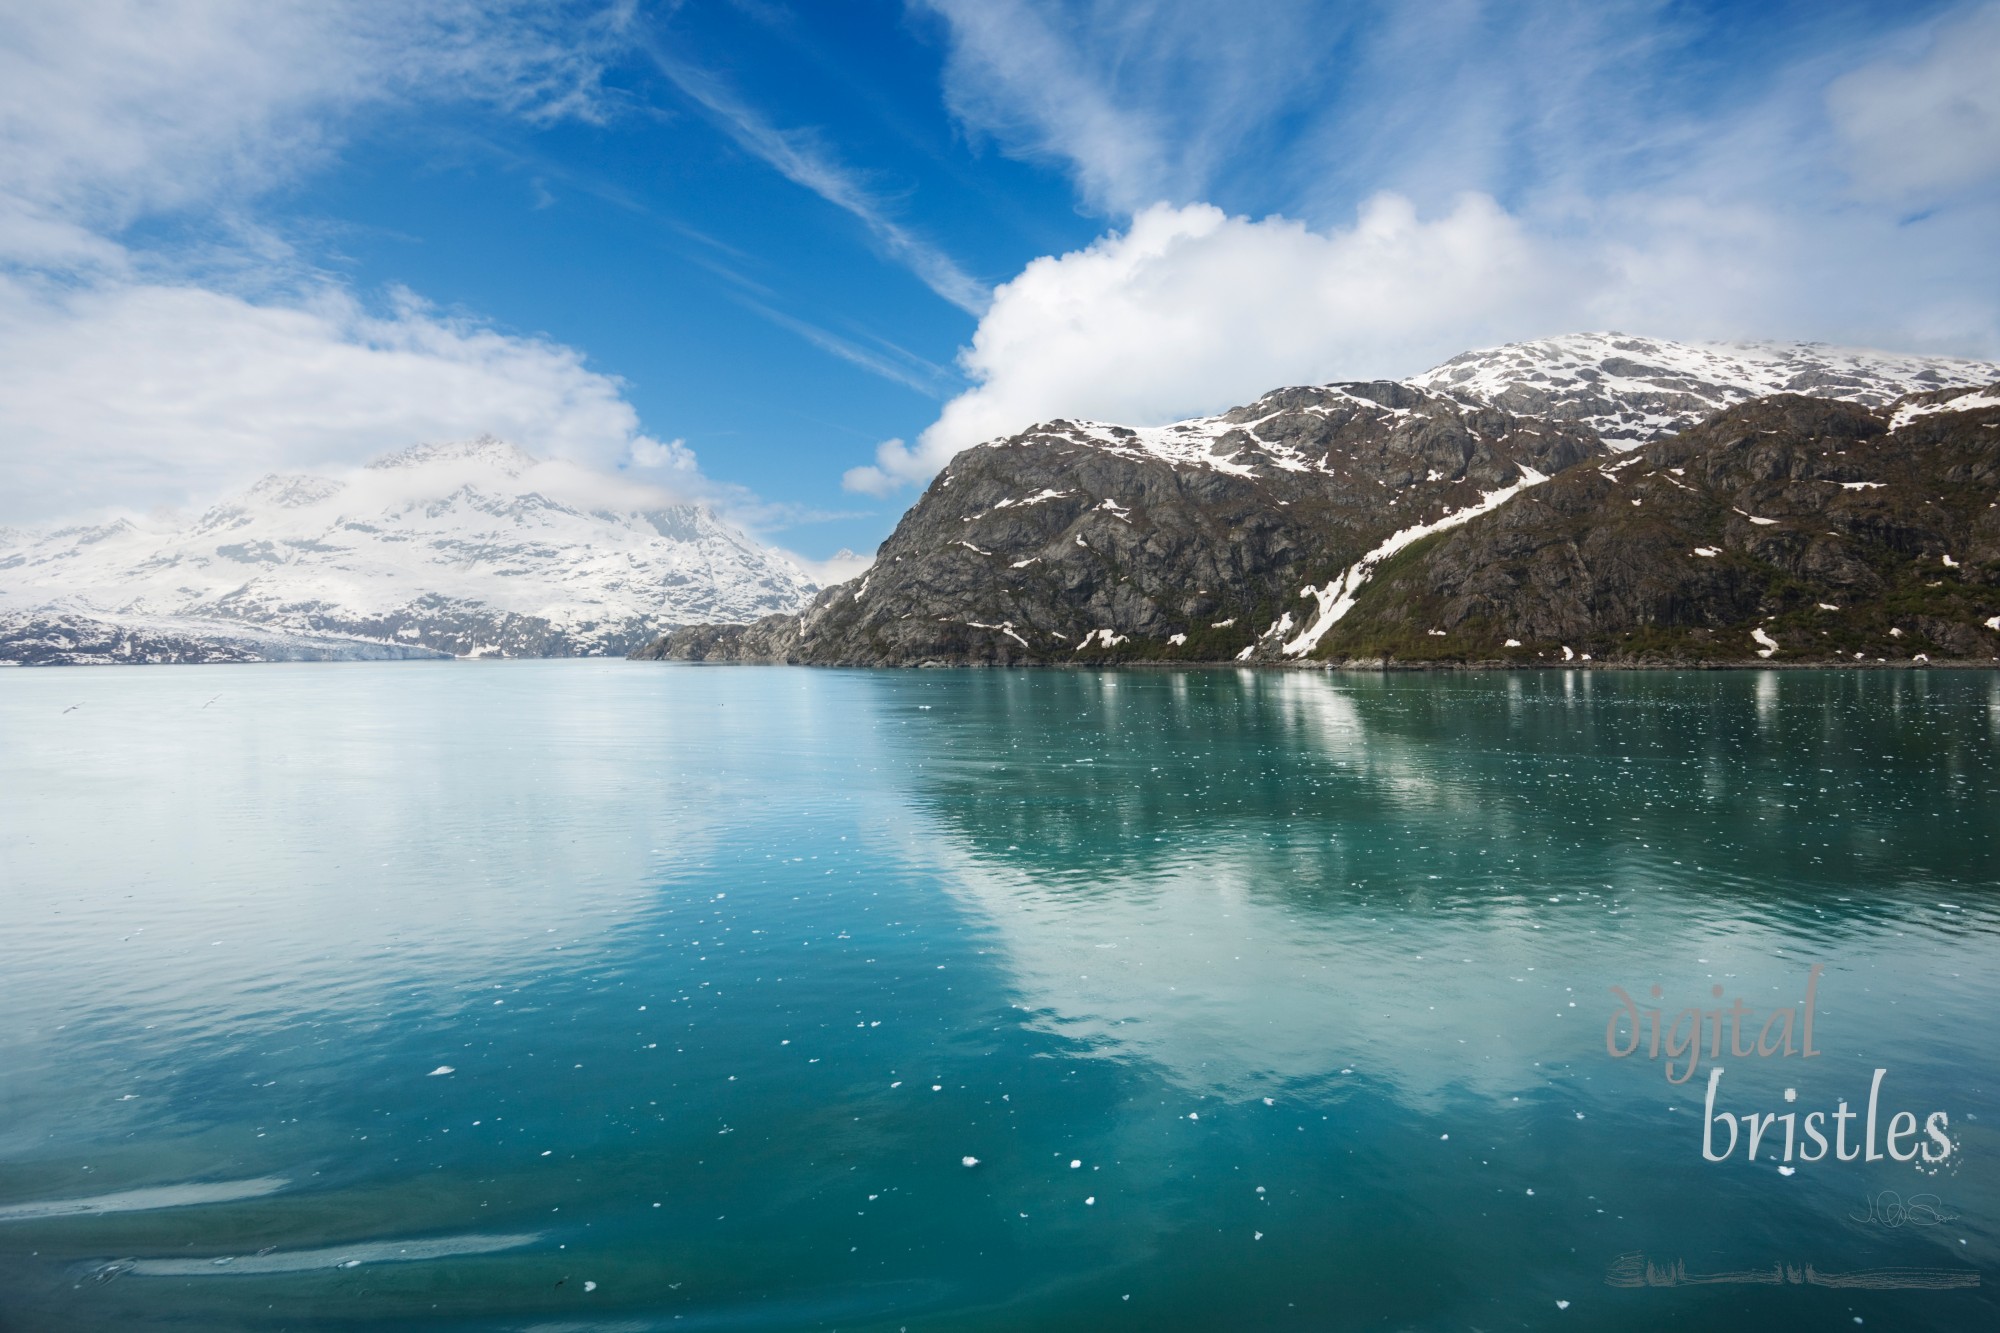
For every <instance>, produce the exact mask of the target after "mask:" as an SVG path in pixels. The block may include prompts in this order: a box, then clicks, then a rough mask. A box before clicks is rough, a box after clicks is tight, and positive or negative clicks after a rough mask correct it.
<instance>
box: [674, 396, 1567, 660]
mask: <svg viewBox="0 0 2000 1333" xmlns="http://www.w3.org/2000/svg"><path fill="white" fill-rule="evenodd" d="M1603 453H1604V450H1603V447H1602V446H1601V445H1600V444H1599V442H1598V441H1597V439H1596V438H1595V436H1593V435H1592V434H1591V433H1590V432H1589V431H1587V430H1584V429H1581V428H1577V427H1573V426H1562V425H1549V424H1546V423H1541V422H1531V421H1522V420H1520V419H1518V418H1516V417H1513V416H1511V415H1509V414H1508V413H1505V412H1502V411H1499V410H1497V409H1493V408H1488V407H1483V406H1478V405H1473V404H1467V403H1463V402H1460V401H1457V400H1455V399H1452V398H1449V397H1446V396H1444V395H1440V394H1433V393H1427V392H1425V391H1423V390H1419V389H1413V388H1411V387H1410V386H1408V385H1404V384H1396V383H1390V382H1376V383H1365V384H1345V385H1330V386H1326V387H1321V388H1294V389H1283V390H1279V391H1277V392H1275V393H1272V394H1268V395H1266V396H1265V397H1264V398H1262V399H1259V400H1258V401H1257V402H1255V403H1253V404H1250V405H1249V406H1247V407H1241V408H1237V409H1235V410H1234V411H1232V412H1228V413H1225V414H1223V415H1222V416H1219V417H1211V418H1204V419H1202V420H1199V421H1192V422H1182V423H1179V424H1177V425H1174V426H1167V427H1160V428H1156V429H1146V430H1134V429H1130V428H1127V427H1123V426H1107V425H1102V424H1098V423H1090V422H1070V421H1053V422H1047V423H1044V424H1043V425H1040V426H1037V427H1035V428H1033V429H1032V430H1029V431H1026V432H1023V433H1022V434H1020V435H1017V436H1014V437H1012V438H1009V439H1006V440H1000V441H996V442H994V443H992V444H987V445H982V446H980V447H978V448H976V449H970V450H967V451H966V452H964V453H962V454H960V455H959V456H958V457H957V458H955V459H953V460H952V462H951V464H950V465H949V466H948V467H947V468H946V469H945V471H944V472H942V473H941V474H939V476H938V477H937V478H936V479H935V480H934V481H933V482H932V484H931V486H930V488H929V489H928V490H927V491H926V492H925V493H924V495H923V497H922V498H921V499H920V500H919V501H918V502H917V504H916V505H915V506H914V507H913V508H912V509H911V510H910V512H909V513H908V514H906V515H905V516H904V518H903V521H902V523H901V524H900V525H898V527H897V529H896V531H895V533H894V534H893V535H892V536H891V537H890V538H889V540H888V541H887V542H885V543H884V544H883V546H882V549H881V552H880V554H879V555H878V556H877V558H876V562H875V565H874V567H873V568H872V569H871V570H870V571H869V572H868V573H867V574H866V575H865V576H863V577H861V578H859V579H855V580H852V581H850V582H848V583H844V584H841V585H839V586H837V587H835V588H831V589H828V590H827V591H825V592H823V593H821V594H820V595H819V597H817V598H816V599H815V600H814V601H813V603H812V605H811V606H810V607H808V608H807V609H806V611H805V612H804V613H803V614H802V615H785V616H771V617H766V618H765V619H763V620H760V621H757V622H755V623H754V624H753V625H750V626H747V627H743V626H702V627H697V628H691V629H684V630H680V631H676V632H674V633H672V634H669V635H667V636H666V637H665V638H663V639H661V640H660V641H658V642H657V643H655V644H653V645H651V646H649V647H648V648H646V649H643V650H641V652H640V653H638V654H635V656H644V657H656V658H674V659H683V660H709V661H713V660H727V661H791V662H813V663H826V664H835V663H838V664H849V665H877V666H913V665H923V664H927V663H940V664H943V663H987V664H996V665H1001V664H1015V663H1057V662H1110V661H1122V660H1134V659H1144V660H1159V661H1177V660H1178V661H1212V660H1217V659H1224V660H1227V659H1232V658H1243V657H1246V656H1255V655H1257V654H1258V653H1259V652H1260V651H1261V652H1266V653H1268V652H1272V651H1275V647H1276V645H1277V644H1278V643H1279V642H1280V641H1282V640H1283V639H1284V638H1286V637H1287V635H1288V634H1289V632H1290V631H1291V630H1292V629H1293V628H1294V613H1295V612H1298V611H1300V610H1301V609H1302V608H1301V607H1300V606H1299V601H1298V599H1299V596H1300V588H1301V587H1302V586H1303V585H1305V584H1309V583H1317V582H1322V581H1325V580H1326V579H1328V578H1330V577H1333V576H1335V575H1337V574H1338V572H1339V571H1341V570H1342V569H1344V568H1346V567H1347V566H1348V565H1349V564H1351V563H1352V562H1353V561H1355V560H1356V559H1358V558H1359V557H1360V556H1361V555H1362V554H1364V553H1365V552H1367V551H1368V550H1370V549H1371V548H1373V547H1375V546H1376V545H1377V544H1379V543H1380V542H1381V541H1382V540H1383V538H1385V537H1386V536H1388V535H1389V534H1391V533H1394V532H1396V531H1398V530H1400V529H1407V528H1411V527H1414V526H1418V525H1423V524H1427V523H1432V522H1435V521H1437V520H1439V519H1441V518H1443V517H1445V516H1446V515H1449V514H1451V513H1454V512H1456V511H1463V510H1467V509H1470V508H1472V507H1475V506H1477V505H1478V504H1480V503H1481V502H1482V500H1484V499H1485V497H1486V496H1488V495H1490V494H1492V493H1495V492H1501V491H1506V490H1508V489H1509V488H1511V487H1515V486H1517V485H1519V484H1521V483H1522V482H1523V481H1524V480H1530V481H1532V480H1537V479H1539V478H1541V477H1543V476H1545V475H1547V474H1550V473H1554V472H1556V471H1559V470H1561V469H1563V468H1565V467H1568V466H1570V465H1572V464H1574V463H1577V462H1579V461H1581V460H1584V459H1588V458H1596V457H1601V456H1603Z"/></svg>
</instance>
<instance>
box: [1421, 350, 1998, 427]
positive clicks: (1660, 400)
mask: <svg viewBox="0 0 2000 1333" xmlns="http://www.w3.org/2000/svg"><path fill="white" fill-rule="evenodd" d="M1995 379H2000V365H1994V364H1993V363H1992V362H1987V361H1964V360H1958V359H1955V358H1952V357H1937V356H1904V355H1899V354H1897V353H1894V352H1872V351H1863V350H1859V349H1854V348H1842V347H1827V346H1824V345H1822V344H1819V343H1676V342H1668V341H1666V340H1665V339H1661V338H1635V337H1631V336H1629V335H1627V334H1622V333H1572V334H1566V335H1564V336H1562V337H1557V338H1543V339H1539V340H1537V341H1534V342H1524V343H1509V344H1508V345H1507V346H1505V347H1493V348H1487V349H1484V350H1482V351H1477V352H1467V353H1465V354H1464V355H1462V356H1455V357H1453V358H1452V359H1451V360H1449V361H1447V362H1445V363H1444V364H1443V365H1441V366H1439V367H1437V368H1436V369H1435V370H1429V371H1426V372H1424V373H1423V374H1422V375H1419V376H1417V377H1416V379H1415V380H1413V381H1412V383H1414V384H1417V385H1419V386H1422V387H1424V388H1427V389H1431V390H1433V391H1436V392H1441V393H1458V394H1465V395H1468V396H1470V397H1473V398H1476V399H1478V400H1479V401H1481V402H1488V403H1493V404H1495V405H1496V406H1499V407H1503V408H1505V409H1507V410H1508V411H1510V412H1516V413H1519V414H1520V415H1522V416H1532V417H1549V418H1553V419H1555V420H1559V421H1574V422H1577V423H1579V424H1582V425H1585V426H1588V427H1590V428H1591V429H1592V430H1595V431H1596V432H1597V433H1598V434H1599V435H1600V436H1601V437H1602V438H1603V439H1604V441H1605V443H1607V444H1609V445H1610V446H1611V447H1612V448H1614V449H1619V448H1630V447H1632V446H1633V445H1635V444H1643V443H1645V442H1647V441H1649V440H1656V439H1659V438H1661V437H1662V436H1665V435H1671V434H1674V433H1675V432H1678V431H1683V430H1686V429H1688V428H1689V427H1690V426H1693V425H1695V424H1696V423H1697V422H1699V421H1701V420H1702V419H1703V418H1705V417H1708V416H1710V415H1712V414H1713V413H1716V412H1719V411H1721V410H1722V409H1724V408H1726V407H1732V406H1734V405H1735V404H1737V403H1742V402H1747V401H1749V400H1750V399H1752V398H1764V397H1768V396H1770V395H1771V394H1776V393H1799V394H1808V395H1810V396H1812V397H1815V398H1832V399H1838V400H1840V401H1842V402H1851V403H1856V404H1859V405H1860V406H1863V407H1875V408H1879V407H1886V406H1887V405H1888V404H1890V403H1892V402H1894V401H1896V400H1897V399H1899V398H1901V397H1903V396H1905V395H1906V394H1912V393H1922V392H1926V391H1930V390H1935V389H1949V388H1967V387H1972V386H1975V385H1981V384H1990V383H1992V382H1993V381H1994V380H1995Z"/></svg>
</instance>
